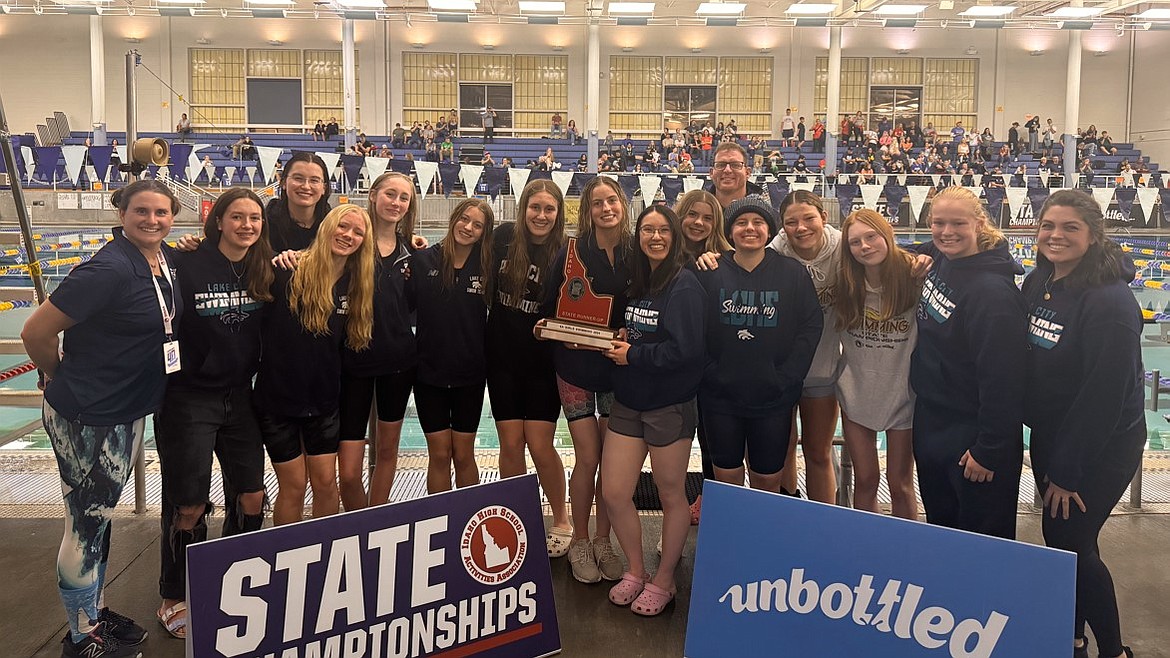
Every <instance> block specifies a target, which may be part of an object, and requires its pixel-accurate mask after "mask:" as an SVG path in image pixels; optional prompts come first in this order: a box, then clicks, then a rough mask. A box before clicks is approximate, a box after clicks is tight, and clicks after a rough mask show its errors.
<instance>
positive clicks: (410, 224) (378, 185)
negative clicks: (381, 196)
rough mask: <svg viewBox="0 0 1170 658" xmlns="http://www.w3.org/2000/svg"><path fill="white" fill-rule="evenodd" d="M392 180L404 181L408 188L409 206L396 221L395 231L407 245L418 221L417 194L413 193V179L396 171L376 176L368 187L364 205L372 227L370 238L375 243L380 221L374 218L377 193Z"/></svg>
mask: <svg viewBox="0 0 1170 658" xmlns="http://www.w3.org/2000/svg"><path fill="white" fill-rule="evenodd" d="M393 178H401V179H402V180H404V181H406V184H407V185H408V186H409V187H410V206H409V207H407V209H406V213H405V214H404V215H402V219H400V220H398V227H397V230H396V231H395V233H397V234H398V237H399V238H400V239H402V240H404V241H405V242H407V243H408V244H409V243H410V240H411V238H412V237H414V225H415V222H417V221H418V194H416V193H415V189H414V179H412V178H411V177H410V176H407V175H406V174H403V173H399V172H397V171H388V172H386V173H384V174H382V175H381V176H378V177H377V178H375V179H374V184H373V185H371V186H370V194H369V201H368V203H367V204H366V205H367V206H369V209H370V210H369V212H370V219H371V220H372V222H373V225H374V234H373V236H372V237H373V238H374V241H375V242H377V240H378V225H379V224H381V221H380V220H379V219H378V217H377V216H376V212H377V211H376V206H377V204H376V202H375V199H376V198H377V196H378V192H379V191H381V189H382V186H384V185H385V184H386V183H387V182H388V181H390V180H391V179H393Z"/></svg>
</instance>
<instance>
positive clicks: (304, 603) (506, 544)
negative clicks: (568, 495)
mask: <svg viewBox="0 0 1170 658" xmlns="http://www.w3.org/2000/svg"><path fill="white" fill-rule="evenodd" d="M187 588H188V596H187V602H188V610H189V622H188V627H187V629H188V631H187V632H188V636H187V655H188V656H198V657H200V658H202V657H204V656H209V657H210V656H223V657H225V658H234V657H236V656H247V657H248V658H259V657H263V656H274V657H275V656H297V657H304V656H337V657H339V658H340V657H342V656H387V657H389V656H398V657H406V656H409V657H411V658H415V657H417V656H451V657H454V656H471V655H475V656H477V657H482V658H505V657H507V658H535V657H537V656H548V655H551V654H554V653H557V652H559V651H560V648H561V644H560V633H559V628H558V626H557V617H556V609H555V607H554V602H553V590H552V576H551V572H550V569H549V561H548V556H547V554H546V552H545V548H544V517H543V516H542V515H541V508H540V497H539V492H538V490H537V480H536V476H535V475H525V476H521V477H515V478H509V479H506V480H501V481H499V482H494V483H491V484H483V485H478V486H474V487H468V488H466V489H458V490H455V491H451V492H447V493H442V494H436V495H432V496H426V497H424V498H418V499H415V500H411V501H407V502H403V503H397V504H394V505H383V506H380V507H374V508H369V509H365V510H361V511H357V512H350V513H347V514H341V515H338V516H331V517H326V518H323V519H315V520H312V521H306V522H303V523H297V524H294V525H288V526H281V527H279V528H272V529H269V530H263V531H260V532H255V533H250V534H244V535H236V536H234V537H229V538H224V539H220V540H216V541H210V542H204V543H201V544H196V545H193V546H191V547H190V548H189V549H188V551H187Z"/></svg>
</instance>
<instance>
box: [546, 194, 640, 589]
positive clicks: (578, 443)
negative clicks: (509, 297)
mask: <svg viewBox="0 0 1170 658" xmlns="http://www.w3.org/2000/svg"><path fill="white" fill-rule="evenodd" d="M577 218H578V219H577V239H576V240H575V242H574V246H575V248H576V254H574V256H575V258H576V259H577V260H578V261H579V262H580V264H581V265H582V266H584V268H585V272H586V276H587V277H588V279H589V283H590V287H591V288H592V290H593V293H594V294H597V295H608V296H610V297H612V298H613V299H612V303H613V306H612V307H611V308H610V317H609V326H610V327H614V328H616V327H620V326H621V319H622V315H623V314H624V313H625V309H626V289H627V288H629V286H630V264H629V257H630V248H631V246H632V245H631V243H632V242H633V241H632V240H631V238H630V211H629V202H628V201H626V195H625V194H624V193H622V189H621V187H620V186H619V185H618V184H617V181H615V180H614V179H612V178H606V177H605V176H597V177H594V178H593V179H592V180H590V181H589V182H588V183H587V184H586V185H585V187H584V188H583V189H582V190H581V206H580V209H579V211H578V214H577ZM567 258H568V250H567V248H565V249H562V250H561V253H560V254H559V255H558V256H557V259H556V260H555V261H554V262H553V266H552V268H550V277H549V285H548V286H547V288H546V292H547V293H548V294H549V299H550V302H549V303H548V305H547V306H546V309H545V311H546V315H552V313H553V310H554V307H555V305H556V298H557V296H558V293H559V291H560V289H561V285H562V284H563V283H564V281H565V277H566V273H565V264H566V260H567ZM542 322H543V321H542ZM540 324H541V323H540V322H538V323H537V326H540ZM553 360H554V362H555V364H556V371H557V391H558V392H559V394H560V399H561V406H562V407H563V408H564V411H565V420H566V421H567V422H568V425H569V434H570V435H571V436H572V437H573V454H574V457H575V461H574V466H573V474H572V476H571V477H570V478H569V499H570V500H571V501H572V512H573V543H572V544H571V545H570V546H569V565H570V566H571V567H572V571H573V577H574V578H576V579H577V580H579V581H581V582H583V583H596V582H598V581H600V580H601V579H602V578H605V579H606V580H617V579H619V578H621V576H622V562H621V560H620V559H619V558H618V556H617V554H615V553H614V551H613V547H612V545H611V544H610V540H609V533H610V526H609V515H608V514H606V512H605V505H604V504H602V505H599V506H598V507H597V519H596V524H595V526H594V539H592V540H590V538H589V516H590V513H591V512H592V510H593V502H594V500H595V499H596V500H602V497H603V495H604V494H603V489H602V478H601V477H600V475H599V473H598V467H599V466H600V465H601V453H602V447H603V445H602V438H603V437H604V436H605V430H606V427H607V425H608V424H609V412H610V408H611V407H612V406H613V369H614V365H613V362H612V361H610V360H609V359H607V358H605V356H604V355H603V354H602V353H601V352H600V351H597V350H591V349H583V348H580V347H579V346H576V345H571V344H566V343H561V342H557V343H555V346H554V348H553Z"/></svg>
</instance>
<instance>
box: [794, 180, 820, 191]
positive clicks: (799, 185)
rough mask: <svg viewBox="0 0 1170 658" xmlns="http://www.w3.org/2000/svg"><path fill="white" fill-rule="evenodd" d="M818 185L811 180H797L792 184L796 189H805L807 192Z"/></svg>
mask: <svg viewBox="0 0 1170 658" xmlns="http://www.w3.org/2000/svg"><path fill="white" fill-rule="evenodd" d="M816 186H817V184H816V183H813V182H810V181H796V182H795V183H793V184H792V189H794V190H804V191H805V192H812V191H813V188H815V187H816Z"/></svg>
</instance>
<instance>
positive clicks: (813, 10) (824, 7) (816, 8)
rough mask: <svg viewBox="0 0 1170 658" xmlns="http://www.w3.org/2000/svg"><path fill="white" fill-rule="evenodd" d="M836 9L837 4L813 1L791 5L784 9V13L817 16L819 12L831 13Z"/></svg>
mask: <svg viewBox="0 0 1170 658" xmlns="http://www.w3.org/2000/svg"><path fill="white" fill-rule="evenodd" d="M835 11H837V5H834V4H819V3H815V2H802V3H799V4H795V5H792V6H790V7H788V9H785V10H784V13H785V14H797V15H804V16H817V15H821V14H831V13H833V12H835Z"/></svg>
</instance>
